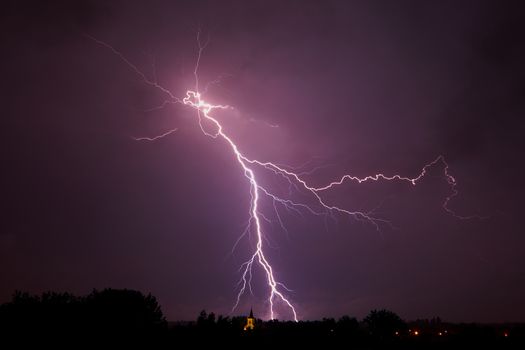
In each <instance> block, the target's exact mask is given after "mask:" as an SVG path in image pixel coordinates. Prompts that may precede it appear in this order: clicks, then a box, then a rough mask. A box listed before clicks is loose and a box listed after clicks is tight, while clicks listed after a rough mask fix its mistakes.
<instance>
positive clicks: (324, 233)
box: [0, 0, 525, 322]
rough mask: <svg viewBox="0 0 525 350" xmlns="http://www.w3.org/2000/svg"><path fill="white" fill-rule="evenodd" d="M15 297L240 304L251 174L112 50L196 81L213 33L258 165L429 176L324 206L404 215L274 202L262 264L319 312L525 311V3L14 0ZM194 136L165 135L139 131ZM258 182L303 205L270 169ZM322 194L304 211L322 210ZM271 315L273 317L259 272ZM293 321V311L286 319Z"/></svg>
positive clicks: (9, 263) (6, 78)
mask: <svg viewBox="0 0 525 350" xmlns="http://www.w3.org/2000/svg"><path fill="white" fill-rule="evenodd" d="M1 12H2V14H1V15H0V16H1V20H0V26H1V30H0V38H1V43H2V45H1V62H2V64H1V65H0V67H1V68H0V69H1V83H0V87H1V95H0V96H1V99H2V103H1V106H2V111H1V118H0V133H1V135H0V157H1V158H0V161H1V163H0V164H1V173H0V179H1V187H0V198H1V211H0V212H1V220H0V302H6V301H8V300H9V299H10V297H11V295H12V293H13V292H14V291H15V290H17V289H18V290H24V291H29V292H32V293H40V292H43V291H46V290H56V291H70V292H73V293H76V294H87V293H89V292H90V291H91V290H92V289H93V288H99V289H101V288H105V287H113V288H132V289H138V290H141V291H143V292H145V293H148V292H151V293H152V294H153V295H155V296H157V297H158V299H159V301H160V303H161V305H162V308H163V311H164V313H165V315H166V316H167V318H168V319H169V320H178V319H194V318H196V316H197V315H198V312H199V311H200V310H202V309H206V310H208V311H214V312H216V313H223V314H227V313H228V312H229V310H230V308H231V307H232V305H233V303H234V301H235V297H236V292H237V290H236V283H237V281H238V280H239V278H240V273H239V271H238V269H239V266H240V264H242V262H243V261H245V260H246V259H247V258H248V257H249V255H250V252H251V250H250V244H252V245H253V243H254V241H253V239H252V240H251V241H250V240H248V239H245V240H242V241H241V242H240V244H239V245H238V246H237V247H236V249H235V251H234V252H233V253H232V247H233V245H234V244H235V242H236V240H237V238H238V237H239V235H240V234H242V232H243V230H244V228H245V226H246V223H247V220H248V210H249V206H250V197H249V184H248V182H247V180H246V179H245V178H244V177H243V175H242V171H241V169H240V167H239V165H238V164H237V163H236V161H235V159H234V157H233V155H232V153H231V150H230V149H229V148H228V146H227V145H226V144H225V143H224V142H222V141H217V140H214V139H212V138H209V137H206V136H205V135H204V134H203V133H202V132H201V130H200V129H199V126H198V124H197V119H196V113H195V111H194V110H192V109H190V108H187V107H184V106H181V105H168V106H167V107H166V108H164V109H161V110H154V111H147V110H148V109H150V108H152V107H155V106H158V105H160V104H162V102H163V101H164V100H165V98H166V96H165V95H164V94H162V92H160V91H159V90H156V89H154V88H152V87H150V86H147V85H146V84H144V83H143V82H142V81H141V79H140V77H139V76H138V75H137V74H135V73H134V72H133V71H132V70H131V69H129V67H128V66H126V64H124V63H123V61H122V60H120V59H119V57H117V56H116V55H115V54H113V53H112V52H111V51H110V50H108V49H107V48H105V47H103V46H101V45H99V44H97V43H96V42H94V41H93V40H91V39H90V38H89V37H88V36H87V35H89V36H93V37H95V38H97V39H99V40H102V41H104V42H107V43H109V44H111V45H112V46H113V47H115V48H116V49H118V50H119V51H120V52H122V54H124V55H125V56H126V57H127V58H128V59H129V60H130V61H131V62H133V63H134V64H136V66H137V67H138V68H139V69H141V70H142V71H143V72H144V73H145V74H146V75H147V76H148V77H151V78H152V79H153V77H154V76H156V77H157V79H158V81H159V83H160V84H161V85H163V86H165V87H166V88H168V89H170V90H171V91H172V92H173V94H174V95H176V96H179V97H184V94H185V91H186V90H187V89H189V88H193V87H194V81H193V75H192V73H193V68H194V64H195V59H196V53H197V42H196V33H197V31H198V30H199V28H200V31H201V35H202V36H203V37H204V38H206V37H209V38H210V42H209V45H208V46H207V48H206V50H205V52H204V54H203V56H202V60H201V65H200V71H199V75H200V80H201V83H202V85H205V83H206V82H209V81H213V80H215V79H217V77H222V79H221V82H220V84H217V85H212V86H210V88H209V90H208V93H207V95H206V100H208V101H211V102H213V103H221V104H227V105H230V106H232V107H234V108H232V109H229V110H227V111H222V112H220V113H217V118H218V119H220V120H221V122H223V123H224V127H225V129H226V131H227V133H228V134H229V135H230V136H231V137H232V139H234V140H235V142H236V143H237V144H238V146H239V147H240V149H241V150H242V152H243V153H245V154H246V155H248V156H249V157H251V158H256V159H259V160H262V161H273V162H276V163H279V164H288V165H290V166H301V165H303V164H304V163H307V164H306V165H305V166H304V167H303V168H301V169H300V170H301V171H308V170H311V169H313V168H315V167H320V168H319V169H318V170H317V171H315V172H313V173H311V174H305V175H304V177H305V179H306V180H307V181H308V182H309V183H312V184H313V185H318V186H320V185H322V184H325V183H327V182H330V181H333V180H336V179H338V178H339V177H340V176H341V175H343V174H345V173H351V174H354V175H357V176H366V175H369V174H375V173H377V172H384V173H385V174H395V173H399V174H402V175H406V176H411V177H414V176H417V174H418V173H419V172H420V170H421V168H422V167H423V166H424V165H425V164H427V163H429V162H431V161H432V160H434V159H435V158H436V157H437V156H439V155H443V156H444V157H445V158H446V159H447V161H448V163H449V165H450V169H449V171H450V173H451V174H453V175H454V177H455V178H456V180H457V181H458V187H457V189H458V190H459V192H460V193H459V195H458V196H457V197H456V198H454V200H453V201H451V202H450V204H449V206H450V208H451V209H453V210H455V211H456V212H457V213H458V214H461V215H473V214H474V215H482V216H488V218H486V219H483V220H478V219H472V220H460V219H457V218H455V217H454V216H452V215H450V214H448V213H447V212H446V211H444V210H443V208H442V203H443V201H444V199H445V198H446V196H447V195H449V194H450V187H449V186H448V185H447V182H446V180H445V179H444V177H443V170H444V169H443V166H440V165H439V164H438V165H436V166H435V167H433V168H431V170H430V171H429V174H428V176H426V177H425V179H424V180H422V181H421V182H420V183H418V185H417V186H412V185H410V184H407V183H400V182H392V183H388V182H380V183H372V184H362V185H357V184H355V183H345V184H344V185H343V186H340V187H339V188H338V189H337V191H331V192H329V193H327V194H326V198H327V201H329V202H330V203H333V204H337V205H340V206H344V207H345V208H348V209H350V210H361V211H370V210H373V209H374V208H376V210H375V212H374V213H375V215H376V216H377V217H380V218H383V219H386V220H388V221H390V223H391V226H389V225H382V226H381V230H380V231H377V230H376V229H375V227H374V226H373V225H371V224H369V223H366V222H362V221H358V220H355V219H354V218H352V217H348V216H344V215H340V214H334V215H333V216H327V217H324V216H322V217H318V216H311V215H308V214H306V213H303V215H302V216H301V215H298V214H297V213H293V212H288V211H287V210H286V209H284V208H282V207H281V208H280V209H279V213H280V215H281V216H282V220H283V223H284V224H285V227H286V229H287V232H286V231H284V230H283V229H282V228H280V225H279V224H277V223H276V222H275V212H274V211H273V208H272V204H271V202H269V201H268V200H265V202H264V203H262V204H261V205H262V209H263V210H264V214H265V215H266V216H267V217H268V219H269V220H272V222H266V221H264V222H263V225H264V231H265V233H266V235H267V237H268V242H266V241H265V245H266V248H265V249H266V253H267V256H268V259H269V260H270V262H271V263H272V265H273V267H274V272H275V274H276V276H277V278H278V279H279V280H280V281H282V282H284V283H286V285H287V286H288V287H289V288H290V289H292V290H293V292H286V295H287V296H288V297H289V298H290V300H291V301H292V302H293V303H294V305H295V306H296V308H297V311H298V314H299V317H300V318H301V319H316V318H321V317H339V316H341V315H343V314H349V315H352V316H356V317H358V318H361V317H363V316H365V315H366V314H367V313H368V311H369V310H370V309H374V308H387V309H391V310H393V311H395V312H397V313H398V314H399V315H400V316H401V317H403V318H405V319H416V318H429V317H433V316H440V317H441V318H442V319H445V320H448V321H479V322H499V321H524V320H525V302H524V300H523V296H524V295H525V251H524V250H525V249H524V247H525V235H524V233H525V231H524V229H523V224H522V223H523V198H524V196H525V189H524V186H523V179H524V175H525V174H524V166H523V161H524V159H523V150H524V149H525V147H524V146H525V145H524V143H525V141H524V140H525V138H524V137H523V134H524V132H525V122H524V120H525V119H524V118H523V117H524V114H525V69H524V62H525V39H524V38H525V36H524V33H525V11H524V9H523V8H520V5H519V2H515V3H513V2H505V4H502V2H500V1H493V2H486V1H485V2H483V1H463V2H460V1H439V2H437V1H428V2H422V1H396V2H379V1H378V2H375V1H140V2H139V1H124V0H122V1H74V2H73V1H65V0H64V1H48V2H40V1H7V2H5V3H3V4H2V11H1ZM174 128H177V129H178V130H177V131H176V132H174V133H172V134H171V135H169V136H168V137H165V138H162V139H160V140H158V141H155V142H148V141H135V140H134V139H133V138H134V137H152V136H155V135H158V134H162V133H164V132H166V131H168V130H171V129H174ZM259 178H260V181H261V182H263V183H264V184H266V185H268V186H273V187H272V188H275V189H276V191H279V193H280V194H283V195H286V194H287V193H288V192H287V191H288V189H287V187H286V186H285V184H283V182H282V181H281V180H280V179H279V178H278V177H276V176H273V175H271V174H268V173H265V172H260V174H259ZM305 200H308V199H305ZM254 272H255V274H254V280H253V282H254V283H253V290H254V296H250V295H249V294H248V295H247V296H245V297H243V298H242V299H241V303H240V307H239V309H238V310H237V312H236V314H245V313H247V312H248V310H249V308H250V307H251V306H253V308H254V312H255V314H256V316H258V317H262V318H266V317H268V313H267V311H268V305H267V304H266V301H265V298H266V297H267V289H266V288H265V286H264V284H263V283H262V281H263V275H262V274H261V271H260V269H255V270H254ZM277 309H278V310H279V311H280V312H278V315H277V316H278V317H279V318H290V314H289V313H288V312H287V310H286V309H285V308H282V307H278V308H277Z"/></svg>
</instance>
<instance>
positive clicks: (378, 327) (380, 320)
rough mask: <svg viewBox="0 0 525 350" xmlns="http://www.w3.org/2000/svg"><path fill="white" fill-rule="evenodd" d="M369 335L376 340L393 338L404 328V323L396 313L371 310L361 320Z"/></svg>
mask: <svg viewBox="0 0 525 350" xmlns="http://www.w3.org/2000/svg"><path fill="white" fill-rule="evenodd" d="M363 322H364V323H365V325H366V326H367V328H368V330H369V331H370V334H371V335H372V336H374V337H376V338H378V339H388V338H393V337H394V336H395V333H396V332H401V331H402V330H403V329H404V328H405V322H404V321H403V320H402V319H401V317H399V316H398V315H397V314H396V313H394V312H392V311H388V310H384V309H383V310H372V311H370V313H369V314H368V316H366V317H365V319H364V320H363Z"/></svg>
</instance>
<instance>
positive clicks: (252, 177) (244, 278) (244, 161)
mask: <svg viewBox="0 0 525 350" xmlns="http://www.w3.org/2000/svg"><path fill="white" fill-rule="evenodd" d="M86 36H87V37H89V38H90V39H92V40H93V41H95V42H96V43H98V44H100V45H102V46H104V47H106V48H108V49H109V50H111V51H112V52H113V53H114V54H115V55H117V56H118V57H119V58H120V59H121V60H122V61H123V62H124V63H125V64H126V65H127V66H128V67H129V68H130V69H131V70H132V71H134V72H135V73H136V74H137V75H138V76H139V77H140V78H141V79H142V81H143V82H144V83H145V84H147V85H150V86H152V87H154V88H156V89H158V90H159V91H161V92H162V93H164V94H165V95H167V99H166V100H165V101H164V102H163V103H162V105H161V106H159V107H156V108H154V109H159V108H163V107H165V106H167V105H169V104H183V105H185V106H188V107H191V108H193V109H195V110H196V111H197V118H198V124H199V126H200V129H201V130H202V132H203V134H204V135H206V136H208V137H211V138H214V139H222V140H223V141H225V142H226V144H227V145H228V146H229V148H230V149H231V151H232V155H233V156H234V158H235V159H236V160H237V162H238V164H239V167H240V169H241V170H242V172H243V175H244V176H245V177H246V179H247V180H248V183H249V184H250V196H251V201H250V210H249V221H248V226H247V228H246V230H245V231H244V233H243V234H242V235H241V237H239V240H238V241H237V242H236V243H235V245H237V243H238V242H239V241H240V239H241V238H242V237H243V236H244V235H245V234H246V233H247V232H251V230H252V228H253V230H254V231H255V234H256V246H255V250H254V251H253V253H252V254H251V257H250V259H248V260H247V261H245V262H244V263H243V264H241V268H240V270H241V271H242V272H241V279H240V281H239V286H240V289H239V293H238V294H237V298H236V301H235V304H234V306H233V308H232V311H234V310H235V309H236V308H237V306H238V305H239V302H240V300H241V297H242V296H243V295H244V294H245V292H246V289H247V288H248V289H249V290H250V291H251V279H252V269H253V266H254V264H258V265H259V266H260V267H261V268H262V270H263V271H264V274H265V277H266V284H267V286H268V288H269V290H270V293H269V295H268V304H269V312H270V319H275V313H276V312H275V307H276V304H275V303H276V302H281V303H282V304H283V305H285V307H287V308H288V309H289V311H290V312H291V313H292V315H293V319H294V320H295V321H298V316H297V311H296V309H295V307H294V305H293V304H292V302H291V301H290V300H289V299H288V297H287V296H286V295H285V292H284V291H290V289H288V288H287V287H286V286H285V285H284V284H283V283H281V282H279V281H278V280H277V279H276V277H275V273H274V270H273V268H272V265H271V264H270V262H269V261H268V258H267V256H266V255H265V253H264V244H263V241H264V240H265V235H264V232H263V228H262V225H261V219H265V218H264V216H263V215H262V213H260V212H259V199H260V198H261V195H264V196H267V197H269V198H270V199H271V200H272V201H273V203H274V208H275V211H276V213H277V217H278V220H279V223H280V224H281V227H283V228H284V225H283V223H282V221H281V218H280V216H279V214H278V212H277V207H276V203H278V204H280V205H282V206H284V207H285V208H287V209H290V210H293V211H296V212H301V211H307V212H309V213H310V214H314V215H325V214H327V213H333V212H336V213H340V214H344V215H350V216H351V217H353V218H355V219H358V220H364V221H366V222H369V223H370V224H372V225H373V226H375V228H376V229H377V230H379V229H380V225H381V224H385V223H386V224H388V221H387V220H385V219H381V218H378V217H375V216H374V215H373V214H372V212H361V211H351V210H348V209H345V208H342V207H339V206H335V205H331V204H329V203H327V202H326V201H325V199H323V197H322V194H323V192H324V191H327V190H330V189H333V188H335V187H337V186H340V185H342V184H343V183H344V182H346V181H354V182H357V183H359V184H360V183H363V182H368V181H381V180H383V181H402V182H407V183H410V184H412V185H416V184H417V183H418V182H419V181H420V180H421V179H422V178H423V177H424V176H425V175H426V174H427V172H428V169H429V168H430V167H432V166H436V165H437V164H441V165H442V167H443V175H444V178H445V180H446V182H447V183H448V185H449V188H450V194H449V195H448V196H446V198H445V200H444V202H443V204H442V206H443V209H444V210H445V211H446V212H448V213H449V214H451V215H453V216H454V217H456V218H458V219H470V218H481V217H479V216H477V215H472V216H462V215H458V214H457V213H456V212H454V211H453V210H452V209H450V208H449V206H448V204H449V202H450V201H451V200H452V199H453V198H454V197H455V196H457V195H458V191H457V189H456V186H457V182H456V179H455V178H454V177H453V176H452V175H451V174H450V173H449V165H448V164H447V162H446V161H445V157H444V156H442V155H440V156H438V157H437V158H436V159H434V160H433V161H432V162H430V163H428V164H426V165H425V166H424V167H423V168H422V169H421V171H420V172H419V174H418V175H417V176H416V177H412V178H411V177H406V176H402V175H398V174H395V175H385V174H382V173H379V174H375V175H370V176H366V177H362V178H360V177H356V176H353V175H349V174H346V175H343V176H342V177H341V178H340V179H339V180H337V181H333V182H331V183H329V184H327V185H325V186H319V187H314V186H311V185H309V184H308V183H307V182H306V181H305V180H304V179H303V178H302V177H301V176H302V175H304V174H305V173H304V172H303V173H300V172H295V171H293V168H291V167H286V166H283V165H280V164H276V163H273V162H267V161H266V162H262V161H259V160H256V159H249V158H248V157H246V156H245V155H244V154H243V153H242V152H241V151H240V150H239V147H238V146H237V144H236V143H235V142H234V141H233V139H232V138H231V137H230V136H229V135H227V134H226V133H225V131H224V129H223V127H222V125H221V123H220V122H219V121H218V120H217V119H216V118H214V117H213V112H214V111H215V110H224V109H229V108H231V107H229V106H226V105H213V104H210V103H209V102H206V101H205V100H204V99H203V97H202V93H201V92H199V77H198V71H199V65H200V61H201V58H202V54H203V51H204V49H205V48H206V46H207V44H208V41H206V42H205V43H204V44H203V43H202V42H201V39H200V32H198V33H197V43H198V52H197V59H196V63H195V67H194V70H193V75H194V78H195V89H194V90H187V91H186V94H185V97H184V98H182V99H180V98H178V97H176V96H175V95H174V94H173V93H172V92H171V91H170V90H168V89H167V88H165V87H163V86H161V85H160V84H159V83H158V82H157V81H156V80H150V79H149V78H148V77H147V76H146V75H145V74H144V73H143V72H142V71H141V70H139V68H138V67H137V66H136V65H134V64H133V63H132V62H131V61H129V60H128V59H127V58H126V57H125V56H124V55H123V54H122V53H121V52H120V51H118V50H116V49H115V48H114V47H112V46H111V45H109V44H107V43H105V42H103V41H100V40H98V39H96V38H93V37H91V36H89V35H86ZM212 83H213V84H215V83H218V82H216V81H214V82H212ZM209 85H210V84H208V85H207V86H206V88H205V91H206V90H207V87H208V86H209ZM152 110H153V109H152ZM203 120H206V121H208V122H209V123H211V125H213V126H214V127H215V128H214V129H215V130H214V131H213V132H210V131H209V130H207V129H209V128H204V126H203V123H202V122H203ZM175 131H177V129H172V130H169V131H167V132H165V133H163V134H160V135H157V136H153V137H136V138H134V139H135V140H137V141H156V140H158V139H160V138H163V137H166V136H168V135H170V134H172V133H174V132H175ZM256 169H264V170H267V171H270V172H272V173H274V174H276V175H279V176H281V177H282V178H283V179H285V180H286V181H288V182H289V184H290V185H291V186H293V187H295V188H296V189H299V188H302V189H303V190H305V191H306V192H308V193H310V194H311V195H312V198H313V199H314V200H315V202H316V203H317V205H318V206H319V207H320V208H321V210H316V209H314V208H312V207H311V206H310V205H308V204H305V203H299V202H295V201H292V200H291V199H285V198H281V197H279V196H277V195H275V194H273V193H272V192H271V191H270V190H269V189H267V188H265V187H263V186H262V185H261V184H259V183H258V182H257V177H256ZM290 169H292V170H290ZM234 247H235V246H234Z"/></svg>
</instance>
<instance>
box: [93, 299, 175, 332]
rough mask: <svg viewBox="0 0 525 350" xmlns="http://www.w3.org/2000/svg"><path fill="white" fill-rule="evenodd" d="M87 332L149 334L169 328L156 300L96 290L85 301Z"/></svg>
mask: <svg viewBox="0 0 525 350" xmlns="http://www.w3.org/2000/svg"><path fill="white" fill-rule="evenodd" d="M84 304H85V308H86V313H87V320H88V322H90V323H91V324H89V325H87V326H88V328H94V329H96V330H100V331H110V332H115V331H124V330H125V331H127V332H138V331H140V332H149V331H155V330H161V329H164V328H165V327H166V326H167V322H166V319H165V318H164V316H163V314H162V311H161V308H160V305H159V304H158V302H157V299H156V298H155V297H154V296H152V295H151V294H148V295H144V294H142V293H141V292H139V291H135V290H129V289H104V290H102V291H97V290H93V292H92V293H91V294H89V295H88V296H87V297H86V298H85V301H84Z"/></svg>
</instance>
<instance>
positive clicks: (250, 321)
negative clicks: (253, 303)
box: [244, 308, 255, 331]
mask: <svg viewBox="0 0 525 350" xmlns="http://www.w3.org/2000/svg"><path fill="white" fill-rule="evenodd" d="M254 328H255V318H254V317H253V310H252V309H251V308H250V316H248V318H247V319H246V326H244V330H245V331H247V330H253V329H254Z"/></svg>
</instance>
